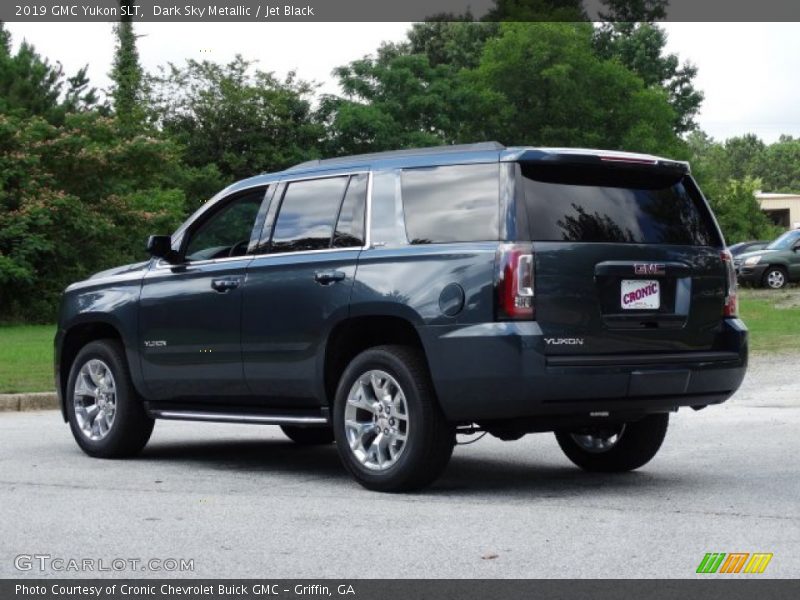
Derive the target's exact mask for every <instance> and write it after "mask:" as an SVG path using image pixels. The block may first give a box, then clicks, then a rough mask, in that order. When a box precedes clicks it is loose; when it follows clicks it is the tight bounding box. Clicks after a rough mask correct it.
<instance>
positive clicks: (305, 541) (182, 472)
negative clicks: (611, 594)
mask: <svg viewBox="0 0 800 600" xmlns="http://www.w3.org/2000/svg"><path fill="white" fill-rule="evenodd" d="M798 432H800V355H784V356H778V357H766V358H759V359H757V360H755V361H754V362H753V365H752V368H751V370H750V372H749V374H748V378H747V380H746V382H745V385H744V386H743V388H742V390H741V391H740V392H739V393H738V394H737V395H736V396H735V397H734V398H733V399H732V400H731V401H729V402H728V403H727V404H725V405H723V406H721V407H712V408H708V409H706V410H703V411H701V412H697V413H695V412H693V411H691V410H687V411H681V412H680V413H679V414H677V415H676V416H674V417H673V420H672V423H671V430H670V432H669V433H668V434H667V440H666V442H665V445H664V447H663V448H662V450H661V452H660V454H659V455H658V456H657V457H656V458H655V459H654V460H653V462H651V463H650V464H649V465H647V466H646V467H645V468H643V469H642V470H640V471H638V472H635V473H629V474H624V475H614V476H599V475H587V474H585V473H582V472H581V471H579V470H578V469H576V468H574V467H573V466H572V465H571V463H569V462H568V461H567V459H566V458H565V457H564V456H563V455H562V454H561V452H560V450H559V449H558V446H557V445H556V443H555V440H554V438H553V437H552V435H549V434H540V435H533V436H528V437H526V438H524V439H523V440H520V441H518V442H501V441H498V440H495V439H493V438H489V437H487V438H484V439H483V440H481V441H480V442H478V443H476V444H473V445H469V446H462V447H458V448H456V450H455V453H454V456H453V460H452V462H451V464H450V467H449V468H448V470H447V471H446V473H445V475H444V477H443V478H442V479H441V480H440V481H439V482H438V483H437V484H436V485H435V486H434V487H432V488H431V489H429V490H427V491H425V492H423V493H419V494H415V495H405V496H398V495H381V494H376V493H372V492H367V491H365V490H362V489H361V488H360V487H358V486H357V485H356V484H355V483H353V482H351V480H350V479H349V478H348V477H347V475H346V474H345V472H344V470H343V469H342V468H341V467H340V465H339V460H338V457H337V455H336V451H335V448H334V447H333V446H331V447H325V448H312V449H308V448H301V447H298V446H295V445H293V444H292V442H290V441H289V440H288V439H286V438H284V437H283V435H282V434H281V432H280V430H279V429H277V428H273V427H260V426H247V425H210V424H194V423H176V422H159V423H158V424H157V425H156V429H155V432H154V435H153V438H152V440H151V442H150V444H149V445H148V447H147V448H146V449H145V451H144V453H143V454H142V456H141V457H139V458H137V459H134V460H126V461H101V460H95V459H90V458H88V457H86V456H84V455H83V454H82V453H81V452H80V450H79V449H78V448H77V446H76V445H75V444H74V442H73V440H72V438H71V436H70V433H69V430H68V428H67V426H66V425H65V424H63V423H62V422H61V419H60V415H59V414H58V413H57V412H54V411H46V412H38V413H5V414H0V577H18V576H36V577H41V576H93V575H98V573H83V574H81V573H72V572H55V571H52V570H48V571H45V572H44V573H41V572H39V571H38V570H35V569H34V570H33V571H29V572H20V571H18V570H16V568H15V566H14V557H16V556H17V555H19V554H48V555H51V556H52V557H62V558H94V559H105V560H106V561H111V560H112V559H115V558H125V559H128V558H138V559H142V560H148V559H150V558H156V559H166V558H177V559H181V558H183V559H194V571H193V572H186V573H181V574H179V575H178V576H181V577H187V576H194V577H259V578H266V577H309V578H311V577H313V578H316V577H336V578H384V577H389V578H394V577H401V578H417V577H459V578H464V577H472V578H475V577H486V578H493V577H521V578H528V577H530V578H535V577H610V578H615V577H676V578H683V577H691V576H694V571H695V569H696V567H697V565H698V564H699V562H700V560H701V559H702V558H703V555H704V554H705V553H706V552H772V553H773V554H774V558H773V559H772V562H771V563H770V565H769V567H768V568H767V570H766V572H765V573H764V575H761V576H759V577H765V576H770V577H796V576H797V574H798V573H800V501H798V498H800V476H798V475H799V474H800V467H799V466H798V456H800V452H799V451H800V434H798ZM107 574H108V573H105V575H107ZM99 575H104V574H103V573H100V574H99ZM123 575H128V576H154V577H158V576H164V573H159V572H126V573H123ZM705 577H709V576H708V575H706V576H705ZM740 577H741V575H740ZM750 577H752V576H750Z"/></svg>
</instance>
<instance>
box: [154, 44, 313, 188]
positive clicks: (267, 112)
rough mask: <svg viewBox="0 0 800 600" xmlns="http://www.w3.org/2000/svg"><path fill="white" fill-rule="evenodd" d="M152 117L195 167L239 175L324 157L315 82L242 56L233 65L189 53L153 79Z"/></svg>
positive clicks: (232, 176) (227, 175) (232, 177)
mask: <svg viewBox="0 0 800 600" xmlns="http://www.w3.org/2000/svg"><path fill="white" fill-rule="evenodd" d="M148 87H149V88H150V89H151V100H150V101H151V103H152V111H153V118H154V120H155V122H156V124H157V125H158V127H159V128H160V129H161V130H163V132H164V133H165V134H166V135H167V136H168V137H170V138H171V139H173V140H175V141H176V142H177V143H178V144H180V145H181V146H182V147H183V148H184V154H183V157H184V161H185V162H186V164H187V165H189V166H191V167H195V168H199V169H202V168H208V165H215V166H216V168H218V169H219V172H220V174H221V177H222V179H224V180H227V181H233V180H235V179H241V178H243V177H249V176H252V175H255V174H258V173H260V172H264V171H276V170H280V169H283V168H285V167H287V166H290V165H292V164H295V163H298V162H301V161H303V160H307V159H309V158H316V157H317V150H316V146H317V142H318V140H319V139H320V138H321V137H322V128H321V126H320V124H319V123H317V122H316V121H315V119H314V117H313V111H312V92H313V89H314V88H313V86H312V85H311V84H309V83H307V82H305V81H302V80H300V79H298V78H297V77H296V76H295V74H294V73H289V75H288V76H287V77H286V78H285V79H283V80H281V79H278V78H277V77H275V75H273V74H272V73H269V72H265V71H260V70H258V69H256V68H255V67H254V64H253V63H252V62H250V61H246V60H244V59H243V58H242V57H241V56H237V57H236V59H235V60H233V61H232V62H230V63H228V64H224V65H223V64H217V63H212V62H208V61H203V62H198V61H194V60H189V61H187V62H186V64H185V65H184V66H177V65H174V64H170V65H168V66H167V67H166V68H162V69H161V71H160V73H158V74H155V75H152V76H151V77H150V78H149V82H148Z"/></svg>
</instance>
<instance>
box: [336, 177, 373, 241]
mask: <svg viewBox="0 0 800 600" xmlns="http://www.w3.org/2000/svg"><path fill="white" fill-rule="evenodd" d="M366 205H367V175H366V174H361V175H353V177H351V178H350V183H349V184H348V186H347V193H345V195H344V201H343V202H342V208H341V210H340V211H339V220H338V221H337V222H336V232H335V233H334V234H333V247H334V248H349V247H351V246H363V245H364V213H365V211H366Z"/></svg>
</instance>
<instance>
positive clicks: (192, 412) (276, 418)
mask: <svg viewBox="0 0 800 600" xmlns="http://www.w3.org/2000/svg"><path fill="white" fill-rule="evenodd" d="M327 412H328V411H327V409H323V410H322V411H319V412H318V413H316V414H308V413H306V414H292V413H289V412H274V413H273V412H245V411H242V412H224V411H216V410H196V409H175V408H168V409H162V408H149V407H148V410H147V414H149V415H150V417H152V418H154V419H168V420H175V421H206V422H209V423H252V424H257V425H298V426H301V427H302V426H304V425H308V426H315V425H329V424H330V418H329V417H328V414H327Z"/></svg>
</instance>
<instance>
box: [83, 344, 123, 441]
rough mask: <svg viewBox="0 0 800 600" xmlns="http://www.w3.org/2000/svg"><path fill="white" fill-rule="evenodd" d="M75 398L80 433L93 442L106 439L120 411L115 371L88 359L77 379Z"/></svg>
mask: <svg viewBox="0 0 800 600" xmlns="http://www.w3.org/2000/svg"><path fill="white" fill-rule="evenodd" d="M72 401H73V405H74V407H75V419H76V421H77V424H78V428H79V429H80V431H81V433H82V434H83V435H84V436H85V437H86V438H87V439H90V440H92V441H98V440H102V439H103V438H105V437H106V436H107V435H108V432H109V431H111V427H112V425H113V424H114V417H115V416H116V413H117V388H116V383H115V381H114V374H113V373H112V372H111V369H110V368H109V366H108V365H107V364H106V363H105V362H103V361H102V360H100V359H97V358H93V359H91V360H88V361H86V363H85V364H84V365H83V366H82V367H81V370H80V371H79V372H78V377H77V379H76V380H75V389H74V390H73V394H72Z"/></svg>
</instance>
